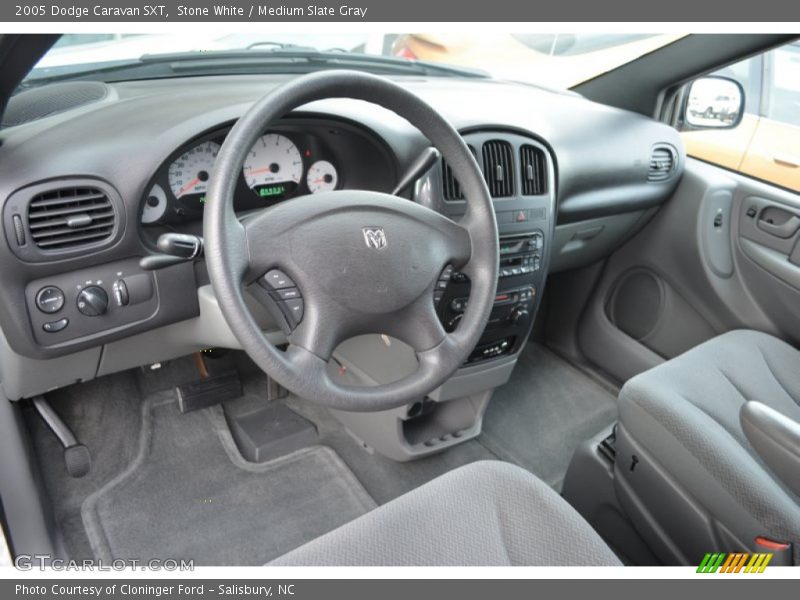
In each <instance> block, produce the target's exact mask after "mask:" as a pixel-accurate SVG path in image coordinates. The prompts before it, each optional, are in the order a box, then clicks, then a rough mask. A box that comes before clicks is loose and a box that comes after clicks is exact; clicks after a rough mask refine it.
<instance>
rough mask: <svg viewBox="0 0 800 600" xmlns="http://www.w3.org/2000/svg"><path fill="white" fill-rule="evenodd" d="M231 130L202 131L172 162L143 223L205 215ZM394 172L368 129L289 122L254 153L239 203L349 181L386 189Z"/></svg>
mask: <svg viewBox="0 0 800 600" xmlns="http://www.w3.org/2000/svg"><path fill="white" fill-rule="evenodd" d="M228 131H229V128H226V129H223V130H219V131H215V132H212V133H209V134H206V135H203V136H201V137H199V138H196V139H195V140H192V141H191V142H189V143H187V144H186V145H185V146H183V147H181V148H180V149H178V150H176V151H175V152H174V153H173V154H172V155H171V156H170V157H169V158H168V159H167V160H166V161H165V163H164V164H163V165H162V166H161V167H160V168H159V170H158V172H157V173H156V174H155V176H154V178H153V181H152V183H151V185H150V187H149V191H148V193H147V195H146V196H145V198H144V200H143V202H142V211H141V223H142V225H144V226H159V225H161V226H169V225H174V224H179V223H181V222H185V221H196V220H200V219H202V215H203V206H204V203H205V199H206V191H207V190H208V182H209V181H210V179H211V178H212V177H213V175H214V167H215V163H216V159H217V154H218V152H219V150H220V147H221V145H222V143H223V141H224V140H225V136H226V135H227V133H228ZM376 150H377V151H378V152H377V153H376ZM381 156H383V158H384V160H381ZM370 163H372V164H370ZM345 164H346V165H347V167H348V168H347V169H345V168H343V165H345ZM376 164H377V166H378V169H377V172H376V171H375V165H376ZM356 166H357V167H358V168H356ZM381 167H382V168H381ZM393 175H394V173H393V161H391V160H390V159H389V157H388V155H387V151H386V150H385V149H384V148H383V147H382V146H381V145H380V144H379V143H378V141H377V140H374V139H372V138H370V136H369V135H368V134H367V133H366V132H363V131H360V130H358V129H357V128H355V127H352V126H349V125H346V124H338V123H337V124H335V125H333V124H331V123H327V122H317V121H314V120H308V121H307V122H304V123H297V124H291V125H289V124H281V125H279V126H277V127H273V128H270V129H269V130H267V131H265V132H264V133H263V135H261V136H260V137H259V138H258V139H257V140H256V142H255V144H253V147H252V148H251V149H250V151H249V152H248V153H247V157H246V158H245V161H244V164H243V165H242V172H241V176H240V177H239V181H238V183H237V186H236V191H235V197H234V209H235V210H236V211H237V212H240V211H247V210H253V209H258V208H264V207H267V206H271V205H273V204H275V203H277V202H281V201H284V200H288V199H290V198H295V197H298V196H313V194H317V193H319V192H327V191H332V190H336V189H342V188H344V187H347V186H348V184H350V186H351V187H352V188H354V189H358V188H360V189H379V190H381V191H383V190H384V189H388V188H390V187H391V183H392V181H393Z"/></svg>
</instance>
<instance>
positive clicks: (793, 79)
mask: <svg viewBox="0 0 800 600" xmlns="http://www.w3.org/2000/svg"><path fill="white" fill-rule="evenodd" d="M770 58H771V60H770V61H769V63H768V67H767V69H769V70H771V71H772V73H771V75H772V76H771V78H770V79H771V80H772V85H771V86H770V88H769V89H768V90H766V94H765V96H766V107H765V110H764V116H766V117H768V118H770V119H774V120H775V121H780V122H782V123H788V124H790V125H797V126H800V43H796V44H790V45H788V46H784V47H783V48H778V49H777V50H775V51H773V52H772V55H771V57H770ZM798 177H800V174H798Z"/></svg>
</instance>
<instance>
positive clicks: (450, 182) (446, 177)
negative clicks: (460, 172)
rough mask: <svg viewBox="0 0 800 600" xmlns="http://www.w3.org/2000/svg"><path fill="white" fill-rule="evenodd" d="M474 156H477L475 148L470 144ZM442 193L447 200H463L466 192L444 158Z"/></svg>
mask: <svg viewBox="0 0 800 600" xmlns="http://www.w3.org/2000/svg"><path fill="white" fill-rule="evenodd" d="M469 151H470V152H472V156H475V148H473V147H472V146H469ZM442 194H443V195H444V199H445V200H463V199H464V194H463V193H462V192H461V185H460V184H459V183H458V179H456V176H455V175H454V174H453V169H451V168H450V165H448V164H447V161H445V159H442Z"/></svg>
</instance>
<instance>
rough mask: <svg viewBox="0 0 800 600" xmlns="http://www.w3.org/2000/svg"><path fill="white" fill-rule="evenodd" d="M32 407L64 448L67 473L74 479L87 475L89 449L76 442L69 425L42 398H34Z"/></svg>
mask: <svg viewBox="0 0 800 600" xmlns="http://www.w3.org/2000/svg"><path fill="white" fill-rule="evenodd" d="M33 406H34V408H36V412H38V413H39V416H40V417H42V420H43V421H44V422H45V423H46V424H47V427H48V428H49V429H50V431H52V432H53V435H55V436H56V438H58V441H59V442H60V443H61V446H62V447H63V448H64V465H65V466H66V468H67V473H69V474H70V476H71V477H75V478H76V479H77V478H80V477H84V476H85V475H87V474H88V473H89V471H91V470H92V454H91V452H89V448H87V447H86V446H84V445H83V444H81V443H80V442H79V441H78V440H77V438H76V437H75V434H74V433H72V430H71V429H70V428H69V425H67V424H66V423H64V421H63V420H62V419H61V417H60V416H58V413H57V412H56V411H55V409H54V408H53V407H52V405H51V404H50V403H49V402H48V401H47V399H46V398H45V397H44V396H36V397H35V398H34V399H33Z"/></svg>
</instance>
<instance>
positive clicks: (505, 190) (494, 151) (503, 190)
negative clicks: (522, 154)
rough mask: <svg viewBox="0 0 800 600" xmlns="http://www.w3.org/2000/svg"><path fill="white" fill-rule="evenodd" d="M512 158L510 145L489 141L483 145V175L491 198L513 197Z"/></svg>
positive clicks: (499, 141) (498, 141)
mask: <svg viewBox="0 0 800 600" xmlns="http://www.w3.org/2000/svg"><path fill="white" fill-rule="evenodd" d="M513 162H514V158H513V153H512V151H511V144H509V143H508V142H504V141H502V140H490V141H488V142H486V143H485V144H484V145H483V174H484V177H486V185H487V186H489V193H490V194H491V195H492V197H493V198H506V197H508V196H513V195H514V165H513Z"/></svg>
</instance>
